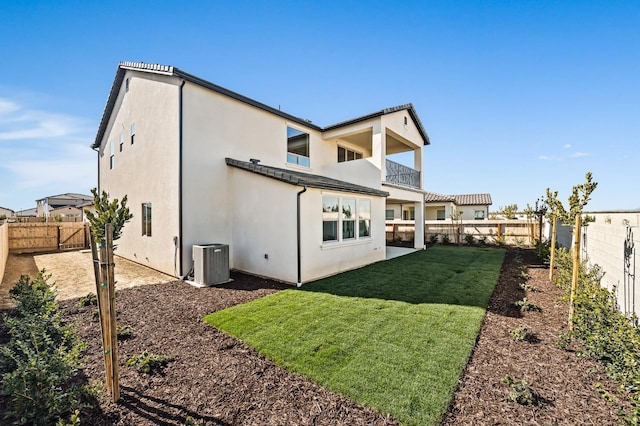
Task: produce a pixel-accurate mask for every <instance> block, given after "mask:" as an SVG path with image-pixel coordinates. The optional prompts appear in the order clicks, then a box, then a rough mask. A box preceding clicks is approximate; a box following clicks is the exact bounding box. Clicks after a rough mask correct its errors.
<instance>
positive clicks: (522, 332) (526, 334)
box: [509, 325, 537, 343]
mask: <svg viewBox="0 0 640 426" xmlns="http://www.w3.org/2000/svg"><path fill="white" fill-rule="evenodd" d="M509 335H510V336H511V338H512V339H513V340H515V341H516V342H530V343H533V342H535V341H536V340H537V339H536V336H535V334H533V333H532V332H531V331H529V329H528V328H527V327H525V326H524V325H521V326H520V327H518V328H514V329H513V330H509Z"/></svg>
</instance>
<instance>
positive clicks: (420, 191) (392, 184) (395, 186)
mask: <svg viewBox="0 0 640 426" xmlns="http://www.w3.org/2000/svg"><path fill="white" fill-rule="evenodd" d="M382 186H390V187H391V188H397V189H402V190H404V191H411V192H417V193H418V194H424V191H423V190H422V189H418V188H411V187H410V186H404V185H398V184H396V183H391V182H382Z"/></svg>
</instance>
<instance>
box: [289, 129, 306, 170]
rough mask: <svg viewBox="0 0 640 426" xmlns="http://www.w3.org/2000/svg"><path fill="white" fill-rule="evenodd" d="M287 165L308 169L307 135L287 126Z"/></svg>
mask: <svg viewBox="0 0 640 426" xmlns="http://www.w3.org/2000/svg"><path fill="white" fill-rule="evenodd" d="M287 163H290V164H297V165H299V166H305V167H309V165H310V164H309V134H308V133H305V132H302V131H300V130H298V129H294V128H293V127H288V126H287Z"/></svg>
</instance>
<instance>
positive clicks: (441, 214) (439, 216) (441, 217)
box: [436, 209, 444, 220]
mask: <svg viewBox="0 0 640 426" xmlns="http://www.w3.org/2000/svg"><path fill="white" fill-rule="evenodd" d="M436 220H444V209H442V210H437V211H436Z"/></svg>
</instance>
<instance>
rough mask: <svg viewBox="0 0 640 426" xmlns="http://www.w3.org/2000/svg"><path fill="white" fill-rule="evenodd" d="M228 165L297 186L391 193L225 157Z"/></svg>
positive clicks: (375, 193)
mask: <svg viewBox="0 0 640 426" xmlns="http://www.w3.org/2000/svg"><path fill="white" fill-rule="evenodd" d="M225 161H226V163H227V165H228V166H231V167H236V168H238V169H242V170H246V171H249V172H252V173H256V174H258V175H261V176H266V177H269V178H271V179H276V180H279V181H281V182H285V183H289V184H291V185H297V186H307V187H309V188H318V189H330V190H334V191H344V192H354V193H356V194H365V195H375V196H378V197H388V196H389V193H388V192H386V191H381V190H379V189H374V188H368V187H366V186H361V185H356V184H353V183H349V182H345V181H342V180H338V179H333V178H329V177H326V176H320V175H312V174H310V173H304V172H298V171H293V170H286V169H279V168H277V167H271V166H264V165H261V164H257V163H252V162H247V161H240V160H234V159H233V158H225Z"/></svg>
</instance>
